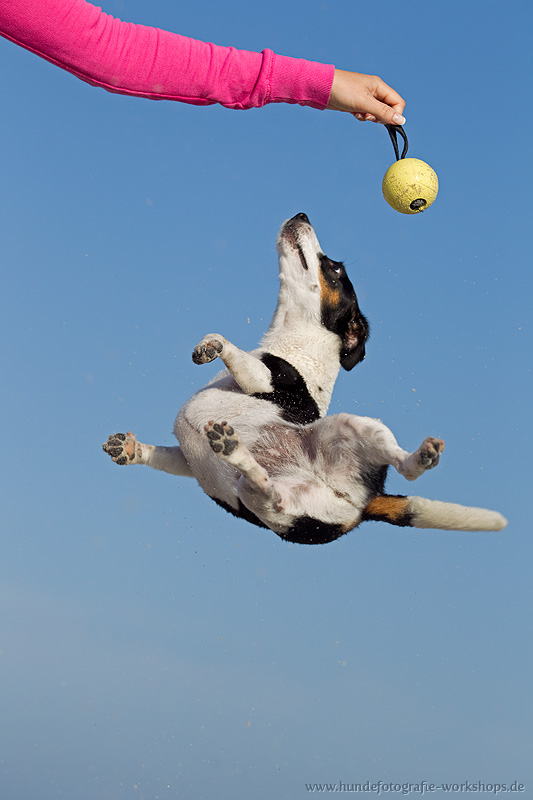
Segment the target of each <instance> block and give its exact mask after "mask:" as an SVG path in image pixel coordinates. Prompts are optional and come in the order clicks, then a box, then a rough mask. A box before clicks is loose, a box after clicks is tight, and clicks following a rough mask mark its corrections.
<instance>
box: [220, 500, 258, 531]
mask: <svg viewBox="0 0 533 800" xmlns="http://www.w3.org/2000/svg"><path fill="white" fill-rule="evenodd" d="M211 500H214V501H215V503H216V504H217V505H218V506H220V507H221V508H223V509H224V510H225V511H227V512H228V513H229V514H233V516H234V517H240V518H241V519H245V520H246V522H251V523H252V525H257V527H258V528H266V529H267V530H270V528H269V527H268V525H265V523H264V522H261V520H260V519H259V517H256V516H255V514H254V513H253V512H252V511H250V509H249V508H246V506H245V505H244V503H243V502H242V501H241V500H240V499H239V501H238V502H239V507H238V508H233V506H230V504H229V503H226V502H225V501H224V500H219V499H218V497H212V498H211Z"/></svg>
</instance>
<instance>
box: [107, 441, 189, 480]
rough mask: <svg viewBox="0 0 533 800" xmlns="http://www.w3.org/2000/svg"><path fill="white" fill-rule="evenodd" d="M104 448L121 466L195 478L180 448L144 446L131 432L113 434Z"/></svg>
mask: <svg viewBox="0 0 533 800" xmlns="http://www.w3.org/2000/svg"><path fill="white" fill-rule="evenodd" d="M102 447H103V449H104V451H105V452H106V453H107V454H108V456H110V457H111V460H112V461H114V462H115V464H119V465H121V466H123V465H126V464H146V466H147V467H152V468H153V469H160V470H162V471H163V472H168V473H170V475H181V476H182V477H184V478H192V477H193V474H192V472H191V470H190V468H189V465H188V464H187V462H186V460H185V456H184V455H183V453H182V452H181V448H179V447H163V446H161V445H154V444H143V443H142V442H139V441H138V439H137V437H136V436H135V435H134V434H133V433H131V432H130V431H128V433H112V434H111V436H109V437H108V440H107V442H105V443H104V444H103V445H102Z"/></svg>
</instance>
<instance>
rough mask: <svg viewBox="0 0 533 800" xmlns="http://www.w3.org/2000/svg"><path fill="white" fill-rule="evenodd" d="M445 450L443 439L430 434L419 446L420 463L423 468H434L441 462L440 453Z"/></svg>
mask: <svg viewBox="0 0 533 800" xmlns="http://www.w3.org/2000/svg"><path fill="white" fill-rule="evenodd" d="M443 450H444V442H443V440H442V439H434V438H433V436H428V437H427V439H424V441H423V442H422V444H421V445H420V447H419V448H418V463H419V464H420V466H421V467H422V469H424V470H427V469H433V467H436V466H437V464H438V463H439V459H440V454H441V453H442V451H443Z"/></svg>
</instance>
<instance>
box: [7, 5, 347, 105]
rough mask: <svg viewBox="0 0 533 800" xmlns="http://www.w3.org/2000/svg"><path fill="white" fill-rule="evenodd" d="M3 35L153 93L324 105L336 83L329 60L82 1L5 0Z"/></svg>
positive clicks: (93, 74)
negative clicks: (239, 43)
mask: <svg viewBox="0 0 533 800" xmlns="http://www.w3.org/2000/svg"><path fill="white" fill-rule="evenodd" d="M0 34H1V35H2V36H4V37H5V38H6V39H9V40H10V41H12V42H14V43H15V44H18V45H20V46H21V47H24V48H26V49H27V50H30V51H31V52H32V53H36V54H37V55H38V56H41V57H42V58H45V59H46V60H47V61H50V62H51V63H52V64H56V65H57V66H58V67H61V68H62V69H65V70H68V72H71V73H72V74H73V75H76V77H78V78H81V80H83V81H86V82H87V83H90V84H92V85H93V86H101V87H102V88H104V89H106V90H107V91H109V92H116V93H118V94H126V95H134V96H136V97H147V98H151V99H153V100H178V101H181V102H183V103H193V104H195V105H210V104H212V103H221V104H222V105H223V106H226V107H228V108H236V109H246V108H254V107H259V106H263V105H266V104H267V103H299V104H300V105H307V106H312V107H313V108H319V109H323V108H325V107H326V105H327V102H328V99H329V95H330V92H331V85H332V82H333V72H334V67H333V66H332V65H324V64H319V63H317V62H313V61H305V60H303V59H297V58H290V57H288V56H279V55H276V54H275V53H273V52H272V51H271V50H263V52H262V53H252V52H248V51H245V50H236V49H235V48H233V47H220V46H217V45H214V44H208V43H206V42H200V41H198V40H196V39H189V38H187V37H185V36H180V35H179V34H175V33H170V32H168V31H163V30H160V29H158V28H149V27H146V26H144V25H135V24H133V23H128V22H121V20H119V19H115V18H113V17H111V16H109V15H108V14H105V13H103V12H102V10H101V9H100V8H97V7H96V6H93V5H91V4H90V3H87V2H86V1H85V0H0Z"/></svg>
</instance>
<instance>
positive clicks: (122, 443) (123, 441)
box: [102, 433, 137, 466]
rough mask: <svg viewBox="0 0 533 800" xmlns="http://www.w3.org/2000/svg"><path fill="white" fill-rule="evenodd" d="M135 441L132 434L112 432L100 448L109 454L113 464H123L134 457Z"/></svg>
mask: <svg viewBox="0 0 533 800" xmlns="http://www.w3.org/2000/svg"><path fill="white" fill-rule="evenodd" d="M136 443H137V440H136V439H135V437H134V436H133V434H125V433H112V434H111V436H109V437H108V439H107V442H104V444H103V445H102V449H103V450H104V452H106V453H107V454H108V455H109V456H111V459H112V461H114V462H115V464H119V465H120V466H124V464H129V463H131V462H132V461H133V460H134V459H135V451H136Z"/></svg>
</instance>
